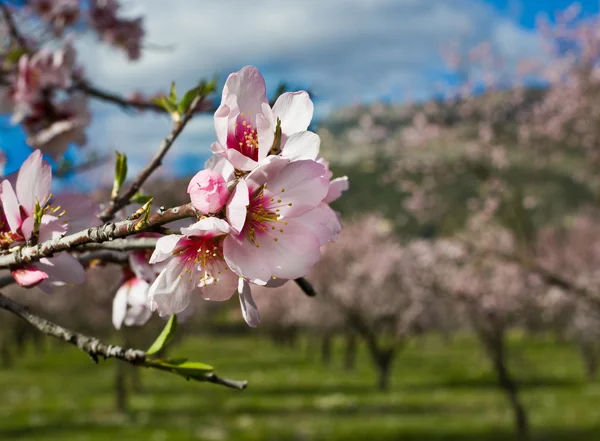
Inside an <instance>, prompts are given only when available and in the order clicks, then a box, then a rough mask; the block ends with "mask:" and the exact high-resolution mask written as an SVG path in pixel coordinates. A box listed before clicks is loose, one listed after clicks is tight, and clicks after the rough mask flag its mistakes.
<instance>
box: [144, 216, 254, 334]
mask: <svg viewBox="0 0 600 441" xmlns="http://www.w3.org/2000/svg"><path fill="white" fill-rule="evenodd" d="M229 231H230V227H229V225H228V224H227V222H225V221H224V220H222V219H217V218H214V217H206V218H203V219H201V220H200V221H198V222H196V223H194V224H192V225H190V226H189V227H187V228H181V233H182V234H181V235H179V234H173V235H169V236H164V237H162V238H160V239H159V240H158V242H157V243H156V248H155V250H154V252H153V254H152V257H151V259H150V263H156V262H166V267H165V268H164V269H163V270H162V271H161V272H160V274H159V276H158V277H157V279H156V281H155V282H154V283H153V284H152V286H151V287H150V293H149V295H150V298H151V305H152V309H153V310H158V312H159V313H160V315H161V316H162V315H173V314H177V313H180V312H182V311H184V310H185V309H186V308H187V306H188V305H189V303H190V301H191V299H192V296H193V295H199V296H201V297H203V298H205V299H207V300H227V299H229V298H230V297H231V296H232V294H233V293H234V292H236V291H238V293H239V295H240V302H241V304H242V311H245V312H244V318H245V319H246V321H247V322H248V324H249V325H251V326H255V325H256V324H257V323H258V321H257V319H256V318H255V316H256V312H255V309H256V308H255V306H254V301H253V300H252V298H251V297H250V292H249V289H248V288H247V286H246V285H247V282H245V281H244V280H241V279H240V277H239V276H238V275H237V274H235V273H234V272H232V271H231V270H230V269H229V267H228V265H227V263H226V262H225V260H224V258H223V241H224V239H225V236H226V235H227V234H228V233H229Z"/></svg>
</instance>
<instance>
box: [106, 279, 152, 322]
mask: <svg viewBox="0 0 600 441" xmlns="http://www.w3.org/2000/svg"><path fill="white" fill-rule="evenodd" d="M149 290H150V285H149V284H148V282H146V281H145V280H142V279H138V278H137V277H136V276H135V274H134V273H133V272H132V271H131V270H129V269H125V270H124V272H123V282H122V284H121V286H120V287H119V289H118V290H117V292H116V294H115V298H114V300H113V310H112V322H113V325H114V327H115V328H116V329H121V326H122V325H125V326H143V325H144V324H146V322H147V321H148V320H150V317H151V316H152V310H151V309H150V302H149V298H148V292H149Z"/></svg>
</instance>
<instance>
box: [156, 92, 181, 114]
mask: <svg viewBox="0 0 600 441" xmlns="http://www.w3.org/2000/svg"><path fill="white" fill-rule="evenodd" d="M152 101H153V102H154V103H155V104H158V105H159V106H160V107H162V108H163V109H165V110H166V111H167V112H169V113H170V114H171V115H173V114H174V113H175V114H177V104H176V103H171V101H169V99H168V98H167V97H165V96H161V97H158V98H154V99H153V100H152Z"/></svg>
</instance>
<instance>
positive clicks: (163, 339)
mask: <svg viewBox="0 0 600 441" xmlns="http://www.w3.org/2000/svg"><path fill="white" fill-rule="evenodd" d="M176 330H177V316H176V315H172V316H171V318H170V319H169V321H168V322H167V324H166V325H165V327H164V329H163V330H162V332H161V333H160V335H159V336H158V337H157V338H156V340H155V341H154V343H152V346H150V349H148V350H147V351H146V355H152V354H156V353H157V352H159V351H160V350H161V349H162V348H164V347H165V346H167V345H168V344H169V342H170V341H171V340H173V337H174V336H175V331H176Z"/></svg>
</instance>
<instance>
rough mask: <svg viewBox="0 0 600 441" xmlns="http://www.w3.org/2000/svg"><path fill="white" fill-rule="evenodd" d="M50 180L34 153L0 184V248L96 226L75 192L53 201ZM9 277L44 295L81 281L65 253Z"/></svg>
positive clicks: (83, 198) (46, 166) (75, 264)
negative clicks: (53, 288) (42, 292)
mask: <svg viewBox="0 0 600 441" xmlns="http://www.w3.org/2000/svg"><path fill="white" fill-rule="evenodd" d="M51 181H52V170H51V168H50V165H49V164H48V163H46V162H45V161H43V160H42V154H41V152H40V151H39V150H36V151H35V152H33V153H32V154H31V155H30V156H29V158H28V159H27V160H26V161H25V162H24V163H23V165H22V166H21V169H20V170H19V172H18V173H17V174H14V175H9V176H7V177H6V179H4V180H3V181H2V182H1V183H0V203H1V204H0V249H2V250H8V249H10V248H13V247H15V246H18V245H23V244H26V243H27V244H35V243H37V242H43V241H46V240H50V239H55V238H58V237H61V236H63V235H65V234H67V233H73V232H77V231H80V230H82V229H84V228H87V227H91V226H94V225H98V224H99V221H98V219H97V218H96V214H97V213H98V210H97V207H95V206H94V204H93V203H92V201H91V200H90V199H89V198H88V197H86V196H84V195H81V194H75V193H63V194H59V195H57V196H53V195H52V194H51V193H50V184H51ZM11 274H12V276H13V278H14V279H15V281H16V282H17V283H18V284H19V285H20V286H23V287H27V288H31V287H34V286H39V288H41V289H42V290H44V291H48V292H49V291H51V290H52V287H53V286H62V285H64V284H65V283H83V281H84V279H85V274H84V269H83V267H82V265H81V264H80V263H79V261H78V260H77V259H76V258H75V257H73V256H72V255H71V254H69V253H68V252H62V253H57V254H55V255H54V256H53V257H49V258H42V259H40V260H39V261H38V262H34V263H31V264H24V265H21V266H17V267H13V268H11Z"/></svg>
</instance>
